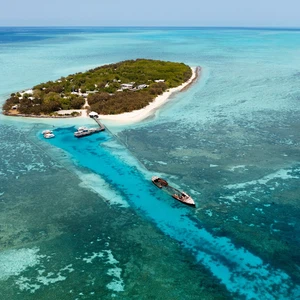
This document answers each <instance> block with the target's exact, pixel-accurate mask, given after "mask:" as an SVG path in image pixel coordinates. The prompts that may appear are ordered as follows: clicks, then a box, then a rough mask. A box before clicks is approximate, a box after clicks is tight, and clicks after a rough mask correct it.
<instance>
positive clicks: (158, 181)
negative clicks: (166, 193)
mask: <svg viewBox="0 0 300 300" xmlns="http://www.w3.org/2000/svg"><path fill="white" fill-rule="evenodd" d="M152 182H153V183H154V184H155V185H156V186H157V187H159V188H160V189H161V188H162V187H164V186H168V182H167V181H166V180H164V179H162V178H159V177H157V176H153V177H152Z"/></svg>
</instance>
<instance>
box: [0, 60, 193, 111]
mask: <svg viewBox="0 0 300 300" xmlns="http://www.w3.org/2000/svg"><path fill="white" fill-rule="evenodd" d="M191 76H192V70H191V68H190V67H189V66H187V65H185V64H183V63H174V62H164V61H158V60H149V59H137V60H128V61H123V62H119V63H116V64H110V65H105V66H101V67H97V68H95V69H92V70H89V71H87V72H84V73H76V74H73V75H69V76H67V77H62V78H60V79H59V80H56V81H48V82H46V83H41V84H38V85H36V86H34V87H33V92H32V94H31V93H30V94H22V95H21V94H20V93H16V94H12V95H11V97H10V98H9V99H7V100H6V102H5V104H4V105H3V110H4V113H10V112H12V111H13V110H14V111H15V112H17V113H20V114H33V115H40V114H46V115H49V114H50V115H51V114H55V112H56V111H58V110H60V109H64V110H69V109H80V108H83V105H84V103H85V99H87V101H88V103H89V105H90V109H91V110H93V111H96V112H98V113H100V114H119V113H123V112H129V111H132V110H135V109H140V108H143V107H145V106H146V105H148V104H149V103H150V102H151V101H153V99H154V98H155V97H156V96H157V95H160V94H162V93H163V92H164V91H165V90H167V89H168V88H172V87H176V86H178V85H180V84H182V83H183V82H185V81H187V80H188V79H189V78H190V77H191ZM159 80H160V81H159ZM124 84H128V85H129V86H126V87H124Z"/></svg>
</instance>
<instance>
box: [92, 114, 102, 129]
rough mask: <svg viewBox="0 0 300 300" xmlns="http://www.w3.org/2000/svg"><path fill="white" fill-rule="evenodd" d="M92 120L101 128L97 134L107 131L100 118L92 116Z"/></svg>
mask: <svg viewBox="0 0 300 300" xmlns="http://www.w3.org/2000/svg"><path fill="white" fill-rule="evenodd" d="M90 118H92V119H94V121H95V122H96V123H97V124H98V125H99V127H100V128H99V129H98V130H97V132H98V131H103V130H105V126H104V125H103V124H102V123H101V122H100V120H99V119H98V116H90Z"/></svg>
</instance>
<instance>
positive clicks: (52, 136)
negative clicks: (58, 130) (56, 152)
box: [44, 133, 55, 139]
mask: <svg viewBox="0 0 300 300" xmlns="http://www.w3.org/2000/svg"><path fill="white" fill-rule="evenodd" d="M54 137H55V135H54V134H53V133H45V134H44V138H45V139H51V138H54Z"/></svg>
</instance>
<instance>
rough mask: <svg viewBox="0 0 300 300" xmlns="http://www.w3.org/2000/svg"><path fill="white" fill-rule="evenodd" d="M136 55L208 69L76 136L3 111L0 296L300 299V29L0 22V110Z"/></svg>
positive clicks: (54, 124)
mask: <svg viewBox="0 0 300 300" xmlns="http://www.w3.org/2000/svg"><path fill="white" fill-rule="evenodd" d="M136 58H150V59H161V60H168V61H178V62H184V63H186V64H188V65H190V66H194V67H196V66H201V67H202V72H201V76H200V77H199V78H198V80H197V81H196V82H195V83H194V84H193V85H192V86H191V87H190V88H189V89H188V90H186V91H183V92H180V93H177V94H175V95H173V96H172V97H171V99H170V101H169V102H168V103H166V104H165V105H164V106H163V107H162V108H160V109H159V110H158V111H156V113H155V114H154V115H153V116H151V117H149V118H148V119H146V120H145V121H143V122H141V123H139V124H132V125H124V126H121V125H117V124H114V123H113V122H111V121H110V122H109V121H106V122H104V124H105V125H106V126H107V130H106V131H105V132H101V133H99V134H95V135H92V136H89V137H85V138H82V139H75V138H74V136H73V133H74V131H76V128H77V127H78V126H81V125H88V126H94V125H95V124H93V120H86V119H82V118H72V119H59V120H57V119H48V120H45V119H29V118H28V119H24V118H11V117H6V116H3V115H2V114H1V115H0V151H1V152H0V153H1V156H0V299H9V300H10V299H11V300H15V299H16V300H19V299H22V300H23V299H25V300H26V299H39V300H43V299H63V300H64V299H74V300H75V299H122V300H123V299H128V300H129V299H138V300H141V299H146V300H148V299H155V300H156V299H162V300H169V299H170V300H175V299H178V300H184V299H195V300H196V299H201V300H202V299H247V300H250V299H259V300H265V299H266V300H273V299H274V300H277V299H291V300H294V299H300V251H299V249H300V185H299V182H300V181H299V179H300V118H299V114H300V30H297V29H268V28H256V29H245V28H235V29H233V28H160V27H153V28H138V27H134V28H126V27H121V28H119V27H111V28H110V27H104V28H102V27H71V28H60V27H53V28H47V27H41V28H39V27H33V28H28V27H0V104H1V105H2V104H3V103H4V101H5V99H7V98H8V97H9V95H10V94H11V93H13V92H16V91H22V90H25V89H28V88H31V87H32V86H34V85H36V84H38V83H40V82H45V81H49V80H57V79H59V78H60V77H62V76H66V75H68V74H72V73H76V72H81V71H85V70H88V69H90V68H93V67H96V66H99V65H103V64H108V63H113V62H118V61H122V60H127V59H136ZM44 129H51V130H54V133H55V135H56V137H55V138H54V139H51V140H44V139H42V135H41V132H42V131H43V130H44ZM153 175H159V176H161V177H163V178H165V179H167V180H168V181H169V182H170V183H171V184H172V185H174V186H176V187H177V188H179V189H182V190H184V191H186V192H187V193H189V194H190V195H191V196H192V197H193V198H194V199H195V202H196V208H190V207H187V206H184V205H183V204H181V203H179V202H176V201H175V200H174V199H172V198H171V197H170V196H169V195H167V194H165V193H163V192H162V191H161V190H159V189H157V188H155V186H154V185H153V184H152V183H151V176H153Z"/></svg>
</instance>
